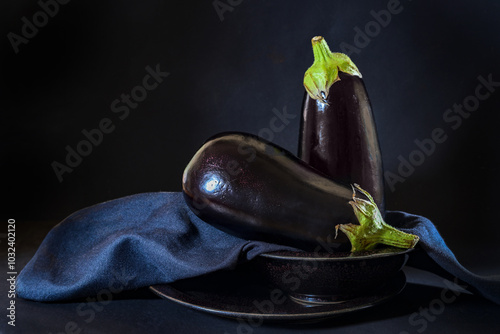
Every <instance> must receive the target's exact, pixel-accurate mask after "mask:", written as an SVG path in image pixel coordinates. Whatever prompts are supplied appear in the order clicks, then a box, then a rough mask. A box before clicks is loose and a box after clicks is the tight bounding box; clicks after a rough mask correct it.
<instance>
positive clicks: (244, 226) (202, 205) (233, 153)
mask: <svg viewBox="0 0 500 334" xmlns="http://www.w3.org/2000/svg"><path fill="white" fill-rule="evenodd" d="M182 189H183V193H184V197H185V200H186V202H187V204H188V205H189V206H190V208H191V209H192V211H193V212H194V213H195V214H196V215H197V216H198V217H199V218H201V219H202V220H204V221H205V222H207V223H209V224H211V225H213V226H215V227H217V228H219V229H221V230H224V231H226V232H228V233H230V234H233V235H236V236H239V237H242V238H245V239H253V240H263V241H268V242H273V243H277V244H282V245H290V246H295V247H298V248H302V249H305V250H312V249H315V248H316V247H317V246H318V242H319V241H322V242H323V243H324V242H325V241H328V245H329V247H331V249H332V250H343V249H345V248H346V246H348V245H349V241H350V242H351V245H352V250H353V251H357V250H366V249H370V248H373V247H374V246H375V245H376V244H377V243H385V244H389V245H393V246H397V247H403V248H409V247H413V245H414V244H415V242H416V241H415V236H413V235H408V234H406V233H403V232H401V231H398V230H396V229H394V228H392V227H390V226H389V225H387V224H385V222H384V221H383V219H382V217H381V215H380V212H379V211H378V209H377V207H376V205H375V204H374V203H373V201H372V200H371V198H370V196H369V194H368V193H365V195H366V196H368V197H367V198H368V200H365V199H362V198H359V197H357V196H356V191H354V194H353V188H351V187H350V186H345V185H343V184H341V183H338V182H335V181H333V180H331V179H329V178H327V177H325V176H324V175H322V174H321V173H320V172H318V171H317V170H315V169H314V168H312V167H310V166H309V165H307V164H306V163H305V162H303V161H302V160H300V159H298V158H297V157H296V156H294V155H293V154H292V153H290V152H288V151H286V150H285V149H283V148H281V147H279V146H277V145H274V144H272V143H270V142H267V141H265V140H263V139H261V138H259V137H257V136H254V135H250V134H245V133H237V132H235V133H222V134H218V135H216V136H214V137H212V138H210V139H209V140H207V141H206V142H205V144H204V145H203V146H202V147H201V148H200V149H199V150H198V152H196V154H195V155H194V156H193V158H192V159H191V161H190V162H189V164H188V165H187V166H186V168H185V170H184V174H183V178H182ZM357 189H358V190H359V191H361V192H363V190H362V189H361V188H359V187H358V188H357ZM353 209H354V210H353ZM356 221H358V222H359V223H360V224H361V225H355V224H352V223H355V222H356ZM339 224H340V225H339ZM336 225H338V227H337V228H340V229H341V230H342V231H344V232H345V234H346V235H347V237H348V238H346V235H344V234H343V233H340V234H339V235H338V237H337V238H336V239H335V238H334V237H335V235H336V230H337V228H336V227H335V226H336ZM417 240H418V238H417Z"/></svg>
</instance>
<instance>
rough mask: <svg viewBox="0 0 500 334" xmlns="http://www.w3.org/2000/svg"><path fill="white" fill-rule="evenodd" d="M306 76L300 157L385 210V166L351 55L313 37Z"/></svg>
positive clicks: (367, 102) (372, 120)
mask: <svg viewBox="0 0 500 334" xmlns="http://www.w3.org/2000/svg"><path fill="white" fill-rule="evenodd" d="M312 45H313V52H314V63H313V65H312V66H311V67H310V68H309V69H308V70H307V71H306V73H305V75H304V86H305V88H306V92H305V94H304V100H303V105H302V119H301V125H300V135H299V157H300V158H301V159H302V160H304V161H305V162H306V163H308V164H309V165H311V166H312V167H314V168H316V169H318V170H320V171H321V172H323V173H325V174H326V175H327V176H329V177H331V178H332V179H334V180H338V181H341V182H346V183H358V184H360V185H362V186H363V188H365V189H366V190H367V191H368V192H369V193H370V194H371V195H372V196H373V198H374V199H375V203H377V205H378V207H379V208H380V210H381V211H382V212H383V211H384V180H383V166H382V158H381V155H380V148H379V142H378V137H377V130H376V127H375V122H374V118H373V113H372V109H371V104H370V100H369V98H368V94H367V93H366V89H365V86H364V83H363V79H362V78H361V73H360V72H359V70H358V68H357V67H356V65H354V63H353V62H352V61H351V60H350V59H349V57H348V56H347V55H345V54H342V53H332V52H331V51H330V49H329V47H328V45H327V44H326V41H325V40H324V39H323V37H321V36H317V37H314V38H313V39H312Z"/></svg>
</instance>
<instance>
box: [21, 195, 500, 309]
mask: <svg viewBox="0 0 500 334" xmlns="http://www.w3.org/2000/svg"><path fill="white" fill-rule="evenodd" d="M386 221H387V222H388V223H389V224H391V225H393V226H395V227H397V228H400V229H401V230H404V231H407V232H409V233H413V234H416V235H418V236H419V237H420V239H421V240H420V242H419V244H420V245H421V247H422V248H423V249H424V250H425V251H426V252H427V254H429V256H430V257H431V258H432V259H433V260H434V261H435V262H436V263H438V264H439V265H440V266H441V267H442V268H443V269H445V270H446V271H447V272H449V273H451V274H452V275H454V276H456V277H458V278H459V279H461V280H463V281H464V282H466V283H468V284H469V285H470V286H472V287H474V288H476V289H477V292H479V293H480V294H482V295H483V296H485V297H486V298H489V299H490V300H492V301H494V302H496V303H498V304H500V277H496V278H491V277H490V278H487V277H480V276H477V275H474V274H473V273H471V272H469V271H468V270H467V269H465V268H464V267H462V266H461V265H460V264H459V263H458V262H457V260H456V258H455V256H454V255H453V253H452V252H451V251H450V250H449V248H448V247H447V246H446V244H445V243H444V241H443V239H442V238H441V236H440V235H439V233H438V231H437V230H436V228H435V227H434V225H433V224H432V222H430V221H429V220H428V219H426V218H423V217H419V216H415V215H409V214H406V213H403V212H388V213H387V214H386ZM275 250H293V248H289V247H285V246H280V245H274V244H269V243H265V242H260V241H248V240H244V239H240V238H237V237H234V236H232V235H229V234H227V233H225V232H222V231H220V230H218V229H216V228H214V227H212V226H211V225H209V224H207V223H205V222H203V221H202V220H200V219H199V218H198V217H197V216H195V215H194V214H193V213H192V212H191V210H190V209H189V208H188V206H187V205H186V203H185V201H184V198H183V195H182V193H180V192H155V193H143V194H137V195H132V196H127V197H123V198H119V199H115V200H112V201H108V202H104V203H100V204H97V205H94V206H91V207H88V208H85V209H82V210H79V211H77V212H75V213H73V214H72V215H70V216H69V217H68V218H66V219H65V220H63V221H62V222H61V223H60V224H58V225H57V226H55V227H54V228H53V229H52V230H51V231H50V232H49V233H48V235H47V236H46V238H45V239H44V241H43V242H42V244H41V245H40V247H39V249H38V250H37V252H36V254H35V255H34V257H33V258H32V259H31V260H30V262H29V263H28V264H27V265H26V267H25V268H24V269H23V270H22V271H21V272H20V274H19V276H18V278H17V294H18V296H19V297H21V298H25V299H31V300H35V301H62V300H70V299H76V298H84V297H87V296H96V295H98V294H99V292H101V291H110V292H114V291H121V290H130V289H135V288H140V287H146V286H149V285H154V284H161V283H171V282H174V281H176V280H179V279H183V278H189V277H195V276H199V275H203V274H207V273H210V272H214V271H217V270H221V269H232V268H234V267H235V266H236V265H237V264H238V263H241V262H243V261H246V260H251V259H252V258H254V257H255V256H257V255H259V254H262V253H265V252H270V251H275Z"/></svg>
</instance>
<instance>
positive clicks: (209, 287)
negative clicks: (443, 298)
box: [150, 268, 406, 323]
mask: <svg viewBox="0 0 500 334" xmlns="http://www.w3.org/2000/svg"><path fill="white" fill-rule="evenodd" d="M405 284H406V277H405V275H404V273H403V272H402V271H401V272H399V273H398V274H397V275H396V276H395V277H393V278H392V279H391V280H390V281H388V282H387V283H386V284H384V285H382V286H380V287H379V288H378V289H377V290H376V291H372V292H371V293H369V294H366V295H364V296H361V297H357V298H353V299H350V300H344V301H335V302H332V303H328V304H324V303H322V304H313V303H310V304H309V303H301V302H299V301H297V302H296V301H294V300H293V299H292V298H290V297H289V296H288V295H287V294H285V293H283V292H282V291H281V290H279V289H277V288H273V287H272V286H269V284H268V283H266V282H265V281H263V280H262V279H261V278H259V277H258V276H257V275H255V273H254V272H252V270H249V269H245V268H243V269H241V268H240V269H239V270H233V271H222V272H217V273H214V274H210V275H206V276H203V277H197V278H191V279H186V280H182V281H178V282H175V283H172V284H161V285H154V286H151V287H150V289H151V290H152V291H153V292H154V293H156V294H157V295H158V296H160V297H162V298H166V299H169V300H171V301H174V302H176V303H179V304H181V305H184V306H187V307H189V308H192V309H195V310H199V311H203V312H207V313H210V314H215V315H218V316H223V317H228V318H234V319H244V320H248V321H251V323H260V322H262V321H287V322H289V321H308V322H309V321H319V320H323V319H328V318H332V317H336V316H339V315H342V314H346V313H350V312H354V311H358V310H361V309H365V308H367V307H371V306H374V305H377V304H380V303H382V302H384V301H386V300H388V299H389V298H391V297H393V296H395V295H397V294H398V293H399V292H401V290H402V289H403V288H404V286H405Z"/></svg>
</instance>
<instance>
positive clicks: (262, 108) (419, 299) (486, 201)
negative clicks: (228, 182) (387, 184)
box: [0, 0, 500, 333]
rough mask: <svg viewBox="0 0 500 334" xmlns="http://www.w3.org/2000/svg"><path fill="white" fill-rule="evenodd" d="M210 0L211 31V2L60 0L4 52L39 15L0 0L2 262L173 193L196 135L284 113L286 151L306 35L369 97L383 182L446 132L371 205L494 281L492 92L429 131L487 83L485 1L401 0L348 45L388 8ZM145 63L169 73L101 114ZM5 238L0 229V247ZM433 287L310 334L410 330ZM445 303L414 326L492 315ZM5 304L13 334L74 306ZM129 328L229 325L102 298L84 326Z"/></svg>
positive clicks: (497, 48)
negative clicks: (431, 228)
mask: <svg viewBox="0 0 500 334" xmlns="http://www.w3.org/2000/svg"><path fill="white" fill-rule="evenodd" d="M48 1H51V0H48ZM222 2H223V3H228V2H229V3H232V5H230V7H231V9H232V10H231V11H225V12H224V13H223V20H221V18H220V17H219V15H218V14H217V11H216V9H215V8H214V5H213V3H214V2H213V1H212V0H210V1H153V0H145V1H110V0H107V1H77V0H74V1H70V2H69V3H67V4H64V5H59V9H58V12H57V13H56V14H55V15H54V16H53V17H50V18H49V19H48V22H47V23H46V24H45V25H43V27H39V28H38V33H37V34H36V35H35V36H34V37H32V38H30V39H29V42H28V43H27V44H21V45H19V52H18V53H16V52H15V51H14V49H13V47H12V45H11V43H10V42H9V39H8V34H9V33H10V32H12V33H15V34H17V35H21V34H22V27H23V24H24V22H23V21H22V18H23V17H26V18H27V20H28V21H30V22H33V16H34V15H37V13H38V12H40V10H41V6H40V4H39V3H38V2H37V1H33V0H32V1H3V2H1V4H0V29H1V30H0V33H1V36H3V37H2V39H1V42H0V48H1V49H0V50H1V52H0V54H1V57H2V59H1V61H0V85H1V86H0V99H1V110H2V121H1V132H0V133H1V136H2V141H1V144H2V145H1V153H2V159H0V164H1V167H0V168H1V173H2V180H3V181H2V188H1V189H2V191H3V200H2V210H1V215H2V216H1V217H0V218H1V219H2V221H6V220H7V219H8V218H14V219H16V227H17V234H16V238H17V239H16V245H17V246H19V248H18V253H17V263H18V266H20V267H22V266H23V265H24V264H25V263H26V262H27V261H28V260H29V258H30V257H31V256H32V254H33V253H34V251H35V250H36V248H37V247H38V245H39V244H40V242H41V240H42V239H43V237H44V235H45V233H46V232H48V230H49V229H50V228H51V227H52V226H53V225H54V224H56V223H57V222H59V221H61V220H62V219H64V218H65V217H66V216H68V215H69V214H71V213H72V212H74V211H76V210H79V209H81V208H84V207H86V206H89V205H93V204H96V203H99V202H102V201H106V200H111V199H114V198H118V197H122V196H126V195H131V194H136V193H140V192H150V191H153V192H156V191H180V189H181V176H182V171H183V169H184V167H185V165H186V164H187V163H188V161H189V160H190V158H191V157H192V155H193V154H194V153H195V152H196V150H197V149H198V148H199V146H200V145H201V144H202V143H203V142H204V141H205V140H206V139H207V138H208V137H210V136H211V135H213V134H215V133H218V132H221V131H232V130H237V131H246V132H250V133H254V134H258V133H259V132H260V131H261V130H262V129H264V128H266V127H268V126H269V122H270V120H271V119H272V118H273V117H274V113H273V109H275V108H276V109H277V110H279V111H283V110H284V108H286V111H287V112H288V113H291V114H294V115H296V117H295V118H294V119H292V120H291V121H290V123H289V124H288V125H287V126H286V127H285V128H284V129H283V131H280V132H277V133H274V138H272V139H273V141H274V142H275V143H277V144H279V145H281V146H283V147H285V148H287V149H289V150H290V151H292V152H296V150H297V141H298V130H299V121H300V112H301V110H300V108H301V102H302V98H303V93H304V88H303V86H302V78H303V74H304V72H305V70H306V69H307V68H308V67H309V66H310V65H311V64H312V61H313V55H312V50H311V44H310V40H311V38H312V37H313V36H316V35H322V36H324V37H325V38H326V40H327V42H328V43H329V45H330V48H331V49H332V51H334V52H339V51H343V50H341V47H340V46H341V45H344V46H345V45H346V44H349V45H352V46H355V47H358V49H359V50H358V51H357V52H354V53H351V54H350V56H351V58H352V60H353V61H354V62H355V63H356V65H357V66H358V67H359V69H360V71H361V72H362V73H363V79H364V82H365V85H366V87H367V90H368V94H369V96H370V98H371V102H372V106H373V111H374V115H375V120H376V123H377V128H378V132H379V140H380V145H381V149H382V155H383V161H384V164H385V169H386V171H390V172H393V173H396V174H397V173H398V166H399V164H400V160H399V159H400V158H401V157H402V158H405V159H408V158H409V156H410V154H412V152H414V151H415V149H416V148H417V147H416V144H415V140H424V139H425V138H429V137H430V135H431V132H432V131H433V130H434V129H435V128H442V129H444V130H445V132H446V135H447V139H446V141H445V142H444V143H441V144H437V145H436V148H435V151H434V152H433V153H432V154H431V155H429V156H426V157H425V161H424V162H423V163H422V164H421V165H420V166H417V167H416V168H415V171H414V172H413V173H411V175H409V176H408V177H407V178H406V179H405V181H404V182H402V183H397V184H396V185H395V189H394V191H391V190H390V189H388V191H387V193H386V198H387V207H388V209H389V210H402V211H407V212H411V213H415V214H420V215H424V216H426V217H428V218H430V219H431V220H432V221H433V222H434V223H435V224H436V226H437V227H438V229H439V230H440V232H441V234H442V235H443V237H444V239H445V240H446V242H447V243H448V245H449V246H450V248H451V249H452V250H453V251H454V252H455V254H456V255H457V257H458V259H459V260H460V261H461V262H462V263H463V264H464V265H465V266H466V267H467V268H469V269H472V270H473V271H475V272H477V273H480V274H498V273H499V271H498V270H499V268H498V256H499V255H500V247H498V237H499V236H500V224H499V218H498V213H497V212H498V207H499V204H498V203H497V201H498V200H497V196H498V194H497V189H498V187H499V186H500V182H499V181H500V180H499V177H498V174H499V172H500V167H499V158H498V155H499V153H500V149H499V147H498V143H499V142H500V135H499V134H498V131H497V128H498V124H499V121H500V117H499V116H498V110H499V106H500V92H498V91H496V92H494V93H492V94H491V96H490V97H489V98H488V99H486V100H485V101H481V103H480V105H479V107H478V109H477V110H476V111H474V112H473V113H471V116H470V117H469V118H467V119H465V120H463V123H462V124H461V126H460V127H458V128H457V129H456V130H453V129H452V128H451V127H450V124H448V123H446V122H445V121H444V120H443V115H444V114H445V112H446V110H447V109H449V108H452V107H453V105H454V104H460V103H462V102H463V101H464V99H465V98H467V97H469V96H471V95H474V93H475V89H476V87H477V85H478V84H479V80H478V77H479V76H482V77H484V78H488V76H490V75H491V77H492V79H493V81H495V82H500V62H499V61H498V59H499V56H500V33H499V32H500V26H499V24H498V17H499V14H500V11H499V10H500V4H499V3H498V2H497V1H494V0H490V1H485V0H476V1H420V0H413V1H410V0H403V1H401V2H400V5H399V6H398V7H397V8H398V9H399V10H400V12H399V13H398V14H395V15H392V16H391V20H390V23H389V24H387V25H386V26H385V27H381V29H380V31H379V32H378V33H374V34H372V36H371V37H369V41H366V40H365V44H366V45H363V46H360V44H359V42H360V40H358V39H357V38H359V36H358V37H357V34H358V33H357V31H358V30H361V31H365V28H366V27H367V24H368V26H370V24H372V25H373V22H375V19H374V16H373V14H372V11H375V12H378V13H379V12H380V11H381V10H387V7H388V3H390V1H388V0H383V1H327V0H324V1H292V0H281V1H258V0H252V1H250V0H242V1H240V0H232V1H231V0H223V1H222ZM42 3H45V2H43V1H42ZM52 3H53V2H52ZM370 22H372V23H370ZM342 43H344V44H342ZM157 64H159V68H160V70H161V71H165V72H169V76H168V77H167V78H165V79H164V81H163V82H162V83H161V84H160V85H159V86H158V87H157V88H156V89H154V90H152V91H149V92H148V95H147V98H145V99H144V101H142V102H140V103H139V104H138V106H137V107H136V108H135V109H131V110H130V114H129V116H128V117H127V118H125V119H123V120H121V119H120V118H119V117H118V116H120V115H122V113H118V114H117V113H114V112H113V111H112V109H111V103H112V102H113V101H114V100H115V99H120V96H121V94H130V92H131V90H132V89H134V87H136V86H138V85H141V84H142V80H143V78H144V76H145V75H146V74H147V72H146V70H145V68H146V67H147V66H150V67H152V68H155V67H156V65H157ZM498 90H500V87H498ZM483 92H484V91H483ZM104 118H109V119H110V120H111V121H112V122H113V125H114V126H115V128H114V130H113V131H112V132H111V133H109V134H105V135H104V137H103V140H102V142H101V143H100V144H99V145H98V146H95V147H93V150H92V153H91V154H89V155H88V156H86V157H83V160H82V162H81V163H80V164H79V165H78V166H77V167H75V168H74V170H73V171H72V172H71V173H66V174H64V175H63V181H62V182H59V180H58V178H57V177H56V174H55V173H54V171H53V168H52V166H51V164H52V163H53V162H54V161H58V162H60V163H63V164H64V163H65V159H66V154H67V152H66V146H68V145H69V146H70V147H72V148H73V149H75V148H76V146H77V144H78V143H79V142H80V141H81V140H83V139H85V137H84V135H83V134H82V131H83V130H89V131H90V130H91V129H95V128H97V127H98V126H99V123H100V122H101V120H102V119H104ZM2 226H6V223H5V224H4V225H2ZM5 233H6V228H5V229H4V230H0V238H5ZM2 245H5V243H2ZM3 251H4V249H3V246H2V254H3ZM2 257H3V255H2ZM3 258H6V255H5V257H3ZM2 291H3V290H2ZM440 292H441V290H439V289H436V290H435V291H434V290H429V289H427V290H422V289H421V288H418V286H417V285H410V286H409V287H408V288H407V289H405V291H404V293H403V294H402V295H401V296H399V297H398V298H397V299H396V300H395V301H394V302H393V303H389V304H386V305H384V306H382V307H381V308H377V309H375V311H374V312H375V313H368V315H367V316H366V315H365V316H361V317H360V318H347V319H345V320H340V321H333V322H330V323H328V324H326V325H324V326H323V327H313V328H312V330H314V331H321V332H327V331H330V329H331V328H335V330H338V331H339V332H342V330H344V331H343V332H346V333H347V332H351V331H350V330H351V328H353V327H354V326H356V329H357V331H361V332H362V331H366V332H370V331H372V330H374V328H375V327H373V326H374V325H372V323H374V322H376V323H378V324H379V327H380V328H384V331H386V332H395V333H399V332H400V331H401V330H408V331H411V332H414V331H415V330H416V329H417V327H414V326H413V327H412V326H410V325H409V322H408V319H409V318H408V316H409V315H410V314H412V312H416V311H417V310H418V309H419V308H421V307H422V306H423V307H428V306H429V305H430V301H431V302H432V300H434V299H433V298H439V294H440ZM2 295H4V293H3V292H2ZM4 297H5V296H4ZM460 300H461V302H457V303H454V304H450V305H447V309H446V312H445V313H444V315H442V316H440V317H439V318H438V319H437V320H436V321H435V322H433V323H432V324H430V323H429V328H432V329H433V330H437V332H445V331H450V329H451V328H452V327H453V328H455V329H456V331H457V332H474V331H476V330H475V329H477V328H478V327H476V326H479V325H481V326H483V327H482V329H481V330H480V331H482V332H487V331H488V329H491V330H492V328H490V327H491V326H490V325H489V324H490V323H491V321H492V319H498V317H496V318H495V315H494V314H493V313H494V311H493V309H492V308H491V304H488V302H485V301H484V300H482V299H474V298H472V297H468V296H464V297H463V298H462V299H460ZM19 303H20V309H19V312H18V313H19V314H18V315H19V321H20V324H24V325H25V326H27V327H29V328H31V329H34V328H38V329H37V330H38V331H41V332H44V333H45V332H49V331H53V332H54V333H55V332H56V331H61V330H63V329H64V323H65V322H66V321H68V320H74V318H75V306H74V305H73V304H47V305H41V304H38V303H32V302H28V301H19ZM2 305H4V302H2ZM474 310H476V311H474ZM495 310H496V309H495ZM35 314H36V315H37V316H35ZM51 314H54V315H56V314H57V316H54V317H52V316H51ZM166 314H169V316H168V317H167V316H166ZM370 314H371V315H370ZM2 316H4V315H2ZM485 317H487V318H485ZM49 318H50V319H49ZM152 319H156V320H154V323H153V324H151V323H150V322H151V321H153V320H152ZM186 319H191V320H186ZM481 319H483V320H484V319H489V320H487V321H483V320H481ZM46 321H47V322H46ZM134 322H135V324H134ZM44 323H45V325H43V326H45V327H40V326H42V324H44ZM200 323H204V324H205V326H202V325H200ZM145 324H149V325H148V326H149V327H148V328H147V330H148V331H150V332H155V331H159V332H163V331H165V330H168V329H172V330H173V331H181V332H182V331H186V332H193V331H194V330H196V331H198V332H200V333H201V332H214V331H216V332H220V333H222V332H224V331H227V332H231V333H232V332H235V328H236V326H235V322H233V321H230V320H221V319H219V318H216V317H211V316H208V315H204V314H200V313H196V312H194V311H191V310H186V309H185V308H184V307H182V306H179V305H175V304H173V303H166V302H165V301H163V300H159V299H158V300H156V299H154V300H137V301H134V300H133V301H130V302H125V301H116V303H115V302H114V303H111V304H110V305H109V306H108V307H107V308H106V309H105V310H104V311H103V312H102V313H101V314H99V317H98V318H96V321H95V322H94V323H93V324H92V326H94V327H89V328H88V332H89V333H90V332H92V333H93V332H101V331H104V332H112V331H113V330H118V329H120V330H121V329H124V330H125V331H130V332H143V329H144V328H143V326H145ZM471 324H475V325H473V326H472V325H471ZM431 325H432V326H431ZM134 326H135V327H134ZM163 326H167V327H163ZM450 326H451V327H450ZM96 328H100V330H97V329H96ZM301 328H302V329H304V327H299V328H281V327H274V329H273V328H271V329H269V328H267V329H266V327H263V328H258V329H255V333H257V332H259V333H260V332H264V331H266V332H267V330H268V329H269V330H270V331H275V332H289V331H291V330H294V329H296V330H299V331H300V330H301ZM9 329H10V328H9ZM31 329H30V330H28V332H33V331H32V330H31ZM133 329H135V331H134V330H133ZM86 332H87V331H86Z"/></svg>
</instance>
